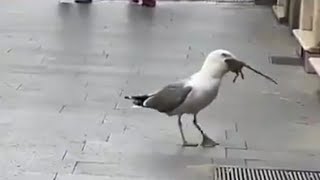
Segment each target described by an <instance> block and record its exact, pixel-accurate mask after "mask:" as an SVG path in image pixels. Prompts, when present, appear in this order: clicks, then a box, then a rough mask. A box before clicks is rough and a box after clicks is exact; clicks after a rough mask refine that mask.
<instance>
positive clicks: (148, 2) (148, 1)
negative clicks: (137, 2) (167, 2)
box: [142, 0, 156, 7]
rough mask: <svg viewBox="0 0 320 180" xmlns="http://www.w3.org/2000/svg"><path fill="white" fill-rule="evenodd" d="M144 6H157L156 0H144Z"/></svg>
mask: <svg viewBox="0 0 320 180" xmlns="http://www.w3.org/2000/svg"><path fill="white" fill-rule="evenodd" d="M142 6H146V7H155V6H156V0H142Z"/></svg>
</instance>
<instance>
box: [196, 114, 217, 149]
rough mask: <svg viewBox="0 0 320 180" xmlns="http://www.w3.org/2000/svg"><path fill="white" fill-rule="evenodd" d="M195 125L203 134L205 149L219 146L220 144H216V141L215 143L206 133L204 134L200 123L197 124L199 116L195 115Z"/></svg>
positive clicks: (202, 144)
mask: <svg viewBox="0 0 320 180" xmlns="http://www.w3.org/2000/svg"><path fill="white" fill-rule="evenodd" d="M193 124H194V125H195V126H196V128H197V129H198V130H199V131H200V132H201V134H202V143H201V146H203V147H214V146H216V145H219V143H216V142H215V141H213V140H212V139H211V138H209V137H208V136H207V135H206V133H204V132H203V130H202V129H201V127H200V126H199V124H198V122H197V114H194V115H193Z"/></svg>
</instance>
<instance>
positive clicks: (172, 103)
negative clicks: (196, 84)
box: [144, 82, 192, 112]
mask: <svg viewBox="0 0 320 180" xmlns="http://www.w3.org/2000/svg"><path fill="white" fill-rule="evenodd" d="M191 90H192V87H190V86H185V83H184V82H178V83H174V84H169V85H167V86H165V87H164V88H162V89H161V90H160V91H158V92H157V93H155V94H153V95H152V97H150V98H149V99H147V100H146V102H145V104H144V106H145V107H149V108H152V109H156V110H158V111H159V112H170V111H172V110H174V109H175V108H177V107H178V106H180V105H181V104H182V103H183V102H184V100H185V99H186V97H187V96H188V94H189V93H190V92H191Z"/></svg>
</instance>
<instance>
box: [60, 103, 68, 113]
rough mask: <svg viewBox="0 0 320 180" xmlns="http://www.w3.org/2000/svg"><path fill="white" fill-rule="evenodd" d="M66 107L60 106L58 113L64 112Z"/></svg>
mask: <svg viewBox="0 0 320 180" xmlns="http://www.w3.org/2000/svg"><path fill="white" fill-rule="evenodd" d="M66 106H67V105H65V104H64V105H62V106H61V108H60V110H59V113H62V111H63V110H64V108H65V107H66Z"/></svg>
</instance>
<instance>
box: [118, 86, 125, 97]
mask: <svg viewBox="0 0 320 180" xmlns="http://www.w3.org/2000/svg"><path fill="white" fill-rule="evenodd" d="M123 91H124V89H123V88H121V89H120V92H119V97H121V96H122V94H123Z"/></svg>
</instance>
